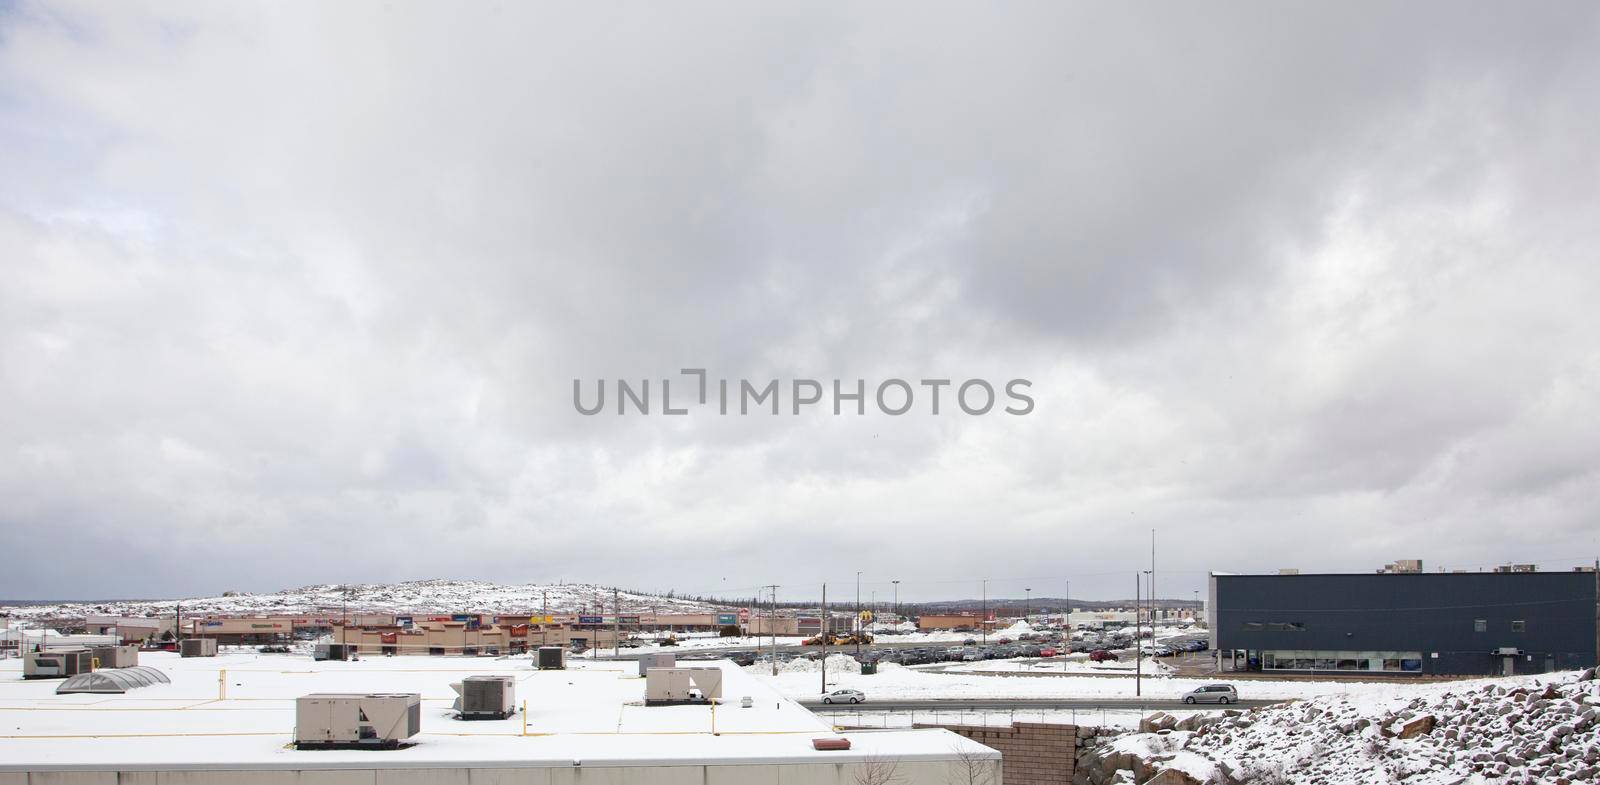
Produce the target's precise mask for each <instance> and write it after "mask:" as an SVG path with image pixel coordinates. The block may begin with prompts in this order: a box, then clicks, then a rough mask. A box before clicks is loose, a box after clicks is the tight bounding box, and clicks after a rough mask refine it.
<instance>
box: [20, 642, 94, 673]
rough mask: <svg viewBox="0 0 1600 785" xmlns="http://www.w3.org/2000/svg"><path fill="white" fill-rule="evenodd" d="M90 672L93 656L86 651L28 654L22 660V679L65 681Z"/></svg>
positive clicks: (72, 650)
mask: <svg viewBox="0 0 1600 785" xmlns="http://www.w3.org/2000/svg"><path fill="white" fill-rule="evenodd" d="M91 670H94V655H93V654H91V653H90V652H89V650H88V649H62V650H60V651H36V652H29V653H27V654H25V655H23V660H22V678H24V679H65V678H66V677H68V676H76V675H78V674H80V673H88V672H90V671H91Z"/></svg>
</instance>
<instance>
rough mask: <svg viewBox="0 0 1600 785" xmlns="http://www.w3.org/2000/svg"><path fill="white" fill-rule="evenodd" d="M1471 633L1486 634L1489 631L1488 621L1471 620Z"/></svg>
mask: <svg viewBox="0 0 1600 785" xmlns="http://www.w3.org/2000/svg"><path fill="white" fill-rule="evenodd" d="M1472 631H1473V632H1488V631H1489V620H1488V619H1473V620H1472Z"/></svg>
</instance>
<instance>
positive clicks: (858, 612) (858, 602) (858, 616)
mask: <svg viewBox="0 0 1600 785" xmlns="http://www.w3.org/2000/svg"><path fill="white" fill-rule="evenodd" d="M861 632H862V630H861V571H860V570H856V662H860V661H861Z"/></svg>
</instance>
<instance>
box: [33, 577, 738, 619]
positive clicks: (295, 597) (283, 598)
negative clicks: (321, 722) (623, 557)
mask: <svg viewBox="0 0 1600 785" xmlns="http://www.w3.org/2000/svg"><path fill="white" fill-rule="evenodd" d="M615 599H620V600H621V602H622V612H623V613H651V612H655V611H660V612H662V613H715V612H725V611H727V610H728V608H726V607H720V606H716V605H711V604H708V603H704V602H697V601H694V600H685V599H676V598H668V597H660V596H655V595H649V594H635V593H631V592H622V593H621V594H620V595H619V596H617V597H615V598H614V597H613V594H612V589H611V587H608V586H595V585H591V584H581V583H557V584H536V583H529V584H502V583H492V582H489V581H451V580H428V581H408V582H405V583H393V584H349V585H344V584H324V585H317V586H302V587H300V588H298V589H285V590H283V591H279V592H272V593H270V594H239V595H234V596H229V597H198V598H191V599H185V600H182V601H181V602H182V603H183V609H184V613H185V614H195V613H217V614H233V615H247V614H263V613H287V614H301V613H315V612H317V611H326V610H329V609H342V608H343V607H344V606H345V604H346V603H348V605H349V609H350V612H352V613H360V612H373V613H449V612H454V613H536V612H540V611H542V610H543V609H544V608H545V607H546V602H547V601H548V607H549V609H550V612H551V613H615V612H616V607H615ZM175 602H178V601H177V600H115V601H106V602H64V603H50V604H41V605H18V606H8V607H7V608H6V612H7V613H9V614H11V615H12V616H14V617H17V618H24V619H40V618H82V617H84V616H87V615H91V614H106V615H119V616H151V615H162V614H171V613H172V609H173V605H174V603H175Z"/></svg>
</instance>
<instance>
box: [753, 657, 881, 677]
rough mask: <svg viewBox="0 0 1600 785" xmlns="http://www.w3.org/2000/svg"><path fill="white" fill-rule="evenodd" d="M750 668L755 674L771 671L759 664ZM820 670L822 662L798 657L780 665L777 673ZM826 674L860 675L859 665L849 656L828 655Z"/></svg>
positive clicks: (769, 666) (768, 666)
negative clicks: (762, 670) (763, 669)
mask: <svg viewBox="0 0 1600 785" xmlns="http://www.w3.org/2000/svg"><path fill="white" fill-rule="evenodd" d="M750 667H751V669H752V670H755V671H757V672H759V671H760V670H761V669H762V668H766V669H767V670H768V671H769V672H770V671H771V670H772V666H771V665H763V664H761V663H757V664H755V665H752V666H750ZM820 670H822V662H821V661H820V660H809V659H806V658H804V657H798V658H795V659H792V660H789V661H788V662H785V663H782V664H780V665H779V666H778V672H779V673H816V672H818V671H820ZM828 672H829V673H860V672H861V663H859V662H856V660H855V658H854V657H851V656H849V655H845V654H830V655H828Z"/></svg>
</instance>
